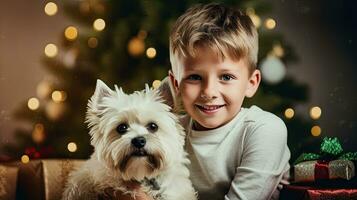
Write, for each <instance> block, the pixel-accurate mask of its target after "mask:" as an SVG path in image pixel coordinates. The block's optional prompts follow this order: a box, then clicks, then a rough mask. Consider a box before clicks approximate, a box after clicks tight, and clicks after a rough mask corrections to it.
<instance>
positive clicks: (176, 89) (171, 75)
mask: <svg viewBox="0 0 357 200" xmlns="http://www.w3.org/2000/svg"><path fill="white" fill-rule="evenodd" d="M169 77H170V82H171V84H172V86H174V89H175V93H176V95H177V94H178V93H179V86H178V81H177V80H176V78H175V76H174V74H173V73H172V71H171V70H169Z"/></svg>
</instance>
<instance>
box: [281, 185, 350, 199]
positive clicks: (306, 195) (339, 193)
mask: <svg viewBox="0 0 357 200" xmlns="http://www.w3.org/2000/svg"><path fill="white" fill-rule="evenodd" d="M327 199H328V200H335V199H336V200H337V199H346V200H347V199H348V200H353V199H355V200H357V189H354V188H348V189H346V188H329V189H325V188H317V187H311V186H297V185H285V186H284V187H283V189H282V190H281V193H280V200H327Z"/></svg>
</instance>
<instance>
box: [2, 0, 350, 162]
mask: <svg viewBox="0 0 357 200" xmlns="http://www.w3.org/2000/svg"><path fill="white" fill-rule="evenodd" d="M207 2H212V1H208V0H206V1H203V0H202V1H194V0H170V1H169V0H166V1H165V0H155V1H149V0H61V1H59V0H58V1H31V3H29V2H28V1H26V0H12V1H2V2H1V3H0V96H1V97H0V161H8V160H22V161H23V162H28V160H29V159H38V158H88V156H89V155H90V154H91V152H92V147H91V146H90V144H89V135H88V133H87V132H88V130H87V128H86V125H85V124H84V116H85V109H86V104H87V100H88V98H89V97H90V96H91V95H92V93H93V92H94V86H95V83H96V79H98V78H99V79H102V80H103V81H105V82H106V83H107V84H108V85H110V86H113V85H114V84H118V85H119V86H121V87H123V89H124V90H125V91H127V92H131V91H134V90H140V89H142V88H143V87H144V84H145V83H149V84H150V85H151V86H152V87H158V85H160V80H162V79H163V78H164V77H165V76H166V75H167V71H168V70H169V69H170V63H169V51H168V46H169V44H168V34H169V31H170V27H171V26H172V24H173V23H174V21H175V20H176V19H177V17H178V16H179V15H181V14H182V13H183V12H184V11H185V10H186V9H187V8H188V7H189V6H191V5H193V4H196V3H207ZM215 2H223V3H225V4H227V5H230V6H233V7H237V8H239V9H241V10H242V11H244V12H246V13H247V14H248V15H249V16H250V17H251V19H252V20H253V22H254V24H255V25H256V27H257V29H258V31H259V34H260V47H259V48H260V50H259V68H260V69H261V71H262V74H263V81H262V84H261V87H260V89H259V90H258V93H257V94H256V96H255V97H254V98H252V99H249V100H247V101H246V102H245V105H246V106H250V105H252V104H256V105H258V106H260V107H262V108H264V109H266V110H268V111H270V112H273V113H275V114H276V115H278V116H279V117H281V118H282V119H283V120H284V121H285V123H286V125H287V127H288V131H289V137H288V145H289V147H290V150H291V152H292V159H291V161H292V162H293V161H294V160H295V159H296V158H297V157H298V156H299V155H300V154H301V153H303V152H318V150H319V144H320V142H321V140H322V138H323V137H325V136H328V137H337V138H339V140H340V141H341V144H342V147H343V148H344V150H345V151H356V144H357V137H356V130H357V128H356V126H357V124H356V102H357V94H356V82H357V79H356V78H355V74H356V72H357V70H356V66H355V64H356V63H357V62H356V61H357V14H356V12H355V10H357V3H356V2H355V1H353V0H350V1H348V0H316V1H309V0H290V1H285V0H264V1H263V0H222V1H215Z"/></svg>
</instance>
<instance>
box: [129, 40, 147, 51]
mask: <svg viewBox="0 0 357 200" xmlns="http://www.w3.org/2000/svg"><path fill="white" fill-rule="evenodd" d="M128 51H129V54H130V55H132V56H139V55H141V54H142V53H143V52H144V51H145V43H144V41H143V40H141V39H139V38H137V37H134V38H132V39H131V40H130V41H129V43H128Z"/></svg>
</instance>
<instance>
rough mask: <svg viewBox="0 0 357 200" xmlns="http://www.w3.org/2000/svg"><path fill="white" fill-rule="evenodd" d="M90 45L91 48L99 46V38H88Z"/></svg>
mask: <svg viewBox="0 0 357 200" xmlns="http://www.w3.org/2000/svg"><path fill="white" fill-rule="evenodd" d="M88 46H89V47H90V48H96V47H97V46H98V39H97V38H95V37H90V38H89V39H88Z"/></svg>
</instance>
